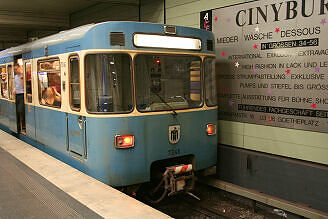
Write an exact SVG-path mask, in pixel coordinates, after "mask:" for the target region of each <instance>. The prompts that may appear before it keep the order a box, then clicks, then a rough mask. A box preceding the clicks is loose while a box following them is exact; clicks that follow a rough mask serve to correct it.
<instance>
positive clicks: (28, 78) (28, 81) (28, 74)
mask: <svg viewBox="0 0 328 219" xmlns="http://www.w3.org/2000/svg"><path fill="white" fill-rule="evenodd" d="M25 87H26V102H28V103H32V65H31V63H30V62H26V63H25Z"/></svg>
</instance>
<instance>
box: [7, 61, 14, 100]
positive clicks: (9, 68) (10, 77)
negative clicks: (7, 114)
mask: <svg viewBox="0 0 328 219" xmlns="http://www.w3.org/2000/svg"><path fill="white" fill-rule="evenodd" d="M7 73H8V98H9V100H13V99H14V90H15V84H14V72H13V67H12V65H8V66H7Z"/></svg>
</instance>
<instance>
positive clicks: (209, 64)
mask: <svg viewBox="0 0 328 219" xmlns="http://www.w3.org/2000/svg"><path fill="white" fill-rule="evenodd" d="M205 96H206V104H207V105H208V106H216V105H217V94H216V77H215V58H206V59H205Z"/></svg>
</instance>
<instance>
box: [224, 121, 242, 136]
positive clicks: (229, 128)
mask: <svg viewBox="0 0 328 219" xmlns="http://www.w3.org/2000/svg"><path fill="white" fill-rule="evenodd" d="M218 130H220V131H221V132H225V133H234V134H238V135H243V134H244V123H241V122H231V121H224V120H219V121H218Z"/></svg>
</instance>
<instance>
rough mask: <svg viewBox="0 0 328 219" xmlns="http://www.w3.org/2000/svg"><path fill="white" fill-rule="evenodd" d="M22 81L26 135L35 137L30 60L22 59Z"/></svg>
mask: <svg viewBox="0 0 328 219" xmlns="http://www.w3.org/2000/svg"><path fill="white" fill-rule="evenodd" d="M24 76H25V77H24V78H25V80H24V82H25V86H24V88H25V92H24V93H25V98H24V99H25V122H26V129H25V130H26V135H27V136H29V137H32V138H33V139H35V138H36V135H35V128H36V127H35V107H34V106H33V104H32V103H33V95H32V86H33V85H32V81H33V80H32V61H31V60H26V61H24Z"/></svg>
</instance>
